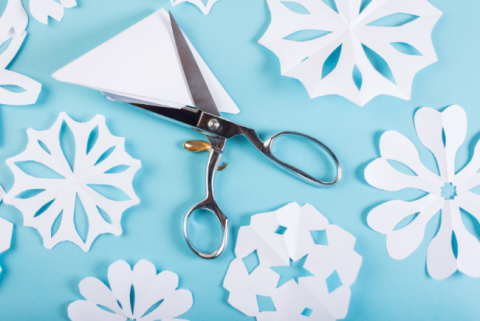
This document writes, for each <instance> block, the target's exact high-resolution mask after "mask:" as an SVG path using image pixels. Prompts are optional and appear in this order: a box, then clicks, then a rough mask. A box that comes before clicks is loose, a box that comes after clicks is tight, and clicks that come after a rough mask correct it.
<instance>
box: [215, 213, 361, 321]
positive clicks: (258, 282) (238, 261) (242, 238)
mask: <svg viewBox="0 0 480 321" xmlns="http://www.w3.org/2000/svg"><path fill="white" fill-rule="evenodd" d="M279 226H283V227H285V228H286V231H285V233H284V234H283V235H281V234H277V233H275V231H276V230H277V229H278V227H279ZM310 231H325V232H326V236H327V239H328V245H322V244H315V242H314V240H313V238H312V235H311V233H310ZM354 244H355V237H354V236H353V235H351V234H350V233H348V232H346V231H345V230H343V229H341V228H340V227H338V226H336V225H332V224H329V223H328V220H327V218H325V217H324V216H323V215H322V214H320V213H319V212H318V211H317V210H316V209H315V208H314V207H313V206H311V205H309V204H306V205H304V206H302V207H300V206H299V205H298V204H297V203H290V204H288V205H286V206H284V207H282V208H280V209H278V210H276V211H274V212H269V213H263V214H257V215H254V216H252V218H251V222H250V225H249V226H243V227H241V228H240V231H239V232H238V238H237V244H236V247H235V255H236V258H235V259H234V260H233V261H232V262H231V263H230V266H229V268H228V271H227V275H226V276H225V280H224V283H223V286H224V287H225V288H226V289H227V290H228V291H229V292H230V295H229V298H228V302H229V303H230V304H231V305H232V306H234V307H235V308H237V309H238V310H240V311H242V312H243V313H245V314H246V315H248V316H252V317H253V316H254V317H256V318H257V320H305V321H307V320H336V319H342V318H344V317H345V316H346V314H347V311H348V304H349V301H350V285H351V284H353V283H354V282H355V279H356V276H357V274H358V271H359V269H360V265H361V263H362V257H361V256H360V255H359V254H357V253H356V252H355V251H354V250H353V248H354ZM255 250H256V251H257V255H258V259H259V262H260V265H259V266H258V267H256V268H255V269H254V270H253V271H252V272H251V273H250V274H249V273H248V270H247V268H246V266H245V264H244V262H243V260H242V259H243V258H245V257H247V256H248V255H250V254H251V253H252V252H254V251H255ZM305 255H308V257H307V259H306V261H305V264H304V266H303V267H304V268H305V269H307V270H308V271H309V272H310V273H311V274H313V275H314V276H310V277H300V278H299V279H298V284H297V283H296V282H295V280H293V279H292V280H289V281H288V282H286V283H284V284H283V285H281V286H280V287H278V288H277V285H278V281H279V278H280V276H279V274H277V273H276V272H274V271H273V270H272V269H271V267H276V266H289V262H290V259H291V260H293V261H298V260H299V259H300V258H303V257H304V256H305ZM334 271H336V272H337V273H338V275H339V277H340V280H341V282H342V284H343V285H341V286H340V287H338V288H337V289H335V290H334V291H333V292H331V293H329V291H328V289H327V284H326V281H325V280H326V279H327V278H328V277H329V276H330V275H331V274H332V273H333V272H334ZM257 295H261V296H269V297H271V299H272V301H273V303H274V305H275V310H276V311H274V312H267V311H264V312H259V307H258V305H257V299H256V296H257ZM305 308H309V309H311V310H313V311H312V314H311V315H310V317H306V316H303V315H301V313H302V312H303V310H304V309H305Z"/></svg>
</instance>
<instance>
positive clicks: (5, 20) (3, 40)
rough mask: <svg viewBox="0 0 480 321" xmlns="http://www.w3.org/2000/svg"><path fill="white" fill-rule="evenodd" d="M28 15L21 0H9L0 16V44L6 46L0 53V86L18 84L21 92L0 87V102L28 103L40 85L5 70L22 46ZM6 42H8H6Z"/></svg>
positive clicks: (32, 100)
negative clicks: (21, 89)
mask: <svg viewBox="0 0 480 321" xmlns="http://www.w3.org/2000/svg"><path fill="white" fill-rule="evenodd" d="M27 24H28V16H27V13H26V12H25V10H24V9H23V5H22V2H21V0H9V1H8V3H7V7H6V8H5V11H4V13H3V15H2V17H0V46H2V45H4V46H7V48H6V49H5V51H3V52H2V53H1V54H0V86H18V87H21V88H23V90H24V91H22V92H15V91H11V90H8V89H6V88H3V87H0V104H5V105H29V104H34V103H35V102H36V101H37V98H38V95H39V94H40V91H41V89H42V85H41V84H40V83H38V82H36V81H35V80H33V79H31V78H28V77H26V76H24V75H21V74H19V73H16V72H13V71H10V70H6V69H5V68H7V66H8V65H9V64H10V62H11V61H12V60H13V58H14V57H15V55H16V54H17V52H18V50H19V49H20V47H21V46H22V43H23V41H24V40H25V37H26V36H27V32H26V31H25V28H26V27H27ZM7 42H9V43H8V44H7Z"/></svg>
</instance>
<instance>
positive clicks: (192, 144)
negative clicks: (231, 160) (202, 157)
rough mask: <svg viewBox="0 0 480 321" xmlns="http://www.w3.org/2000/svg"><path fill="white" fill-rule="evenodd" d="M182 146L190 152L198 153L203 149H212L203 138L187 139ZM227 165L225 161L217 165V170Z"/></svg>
mask: <svg viewBox="0 0 480 321" xmlns="http://www.w3.org/2000/svg"><path fill="white" fill-rule="evenodd" d="M183 147H184V148H185V149H186V150H188V151H189V152H192V153H199V152H203V151H208V152H210V150H211V149H212V147H211V145H210V143H208V142H205V141H203V140H189V141H186V142H185V143H184V144H183ZM227 165H228V163H225V164H223V165H221V166H218V167H217V171H222V170H224V169H225V168H226V167H227Z"/></svg>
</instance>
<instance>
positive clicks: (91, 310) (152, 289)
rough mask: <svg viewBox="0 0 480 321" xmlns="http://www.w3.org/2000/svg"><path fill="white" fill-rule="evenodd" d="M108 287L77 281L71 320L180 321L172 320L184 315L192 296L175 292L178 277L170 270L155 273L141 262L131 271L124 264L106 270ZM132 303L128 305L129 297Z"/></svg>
mask: <svg viewBox="0 0 480 321" xmlns="http://www.w3.org/2000/svg"><path fill="white" fill-rule="evenodd" d="M108 282H109V283H110V288H109V287H107V286H106V285H105V284H104V283H103V282H102V281H100V280H98V279H96V278H93V277H89V278H86V279H84V280H82V281H81V282H80V293H81V294H82V295H83V297H84V298H85V299H86V301H85V300H78V301H75V302H73V303H71V304H70V305H69V307H68V316H69V318H70V319H71V320H72V321H92V320H102V321H126V320H136V321H153V320H165V321H168V320H172V321H173V320H180V319H176V318H175V317H177V316H179V315H181V314H183V313H185V312H187V311H188V310H189V309H190V308H191V307H192V304H193V298H192V293H191V292H190V291H188V290H184V289H178V290H177V287H178V276H177V275H176V274H175V273H173V272H170V271H163V272H161V273H159V274H157V270H156V268H155V265H153V264H152V263H150V262H149V261H147V260H141V261H139V262H138V263H137V264H135V266H134V267H133V271H132V269H131V268H130V265H128V263H127V262H125V261H122V260H120V261H117V262H115V263H113V264H112V265H110V267H109V268H108ZM131 291H133V293H134V297H135V303H134V306H131V303H130V302H131V301H130V295H131Z"/></svg>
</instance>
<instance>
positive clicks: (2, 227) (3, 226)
mask: <svg viewBox="0 0 480 321" xmlns="http://www.w3.org/2000/svg"><path fill="white" fill-rule="evenodd" d="M12 233H13V224H12V223H10V222H9V221H7V220H5V219H4V218H1V217H0V253H3V252H5V251H6V250H8V249H10V243H11V242H12ZM1 271H2V268H1V267H0V272H1Z"/></svg>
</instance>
